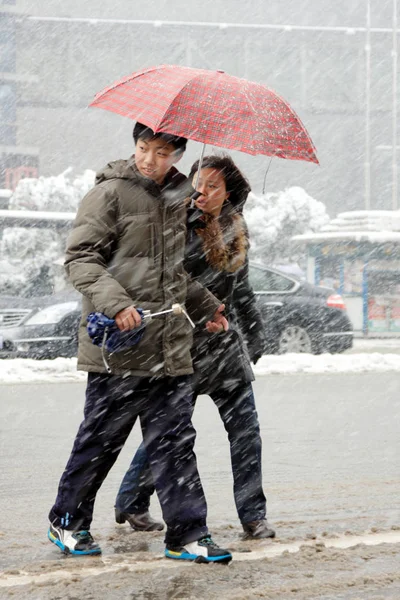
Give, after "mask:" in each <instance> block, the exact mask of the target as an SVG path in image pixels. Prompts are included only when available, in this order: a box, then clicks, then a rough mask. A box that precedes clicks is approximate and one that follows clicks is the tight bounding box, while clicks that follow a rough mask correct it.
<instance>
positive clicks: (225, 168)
mask: <svg viewBox="0 0 400 600" xmlns="http://www.w3.org/2000/svg"><path fill="white" fill-rule="evenodd" d="M199 163H200V161H199V160H196V162H195V163H194V164H193V165H192V168H191V169H190V173H189V176H188V178H189V179H193V176H194V174H195V173H196V172H197V170H198V168H199ZM201 169H216V170H217V171H220V172H221V174H222V176H223V178H224V180H225V186H226V191H227V192H229V203H230V204H231V206H232V207H233V208H234V209H235V210H238V211H242V209H243V206H244V203H245V202H246V199H247V196H248V195H249V192H251V186H250V183H249V181H248V179H247V177H245V175H243V173H242V172H241V170H240V169H239V167H237V166H236V165H235V163H234V162H233V160H232V158H231V157H230V156H229V154H221V155H219V154H212V155H210V156H205V157H204V158H203V161H202V163H201Z"/></svg>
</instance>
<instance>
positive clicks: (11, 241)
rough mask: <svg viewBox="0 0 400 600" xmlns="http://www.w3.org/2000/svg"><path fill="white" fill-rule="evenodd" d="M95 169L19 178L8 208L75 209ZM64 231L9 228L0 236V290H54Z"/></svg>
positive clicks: (25, 292)
mask: <svg viewBox="0 0 400 600" xmlns="http://www.w3.org/2000/svg"><path fill="white" fill-rule="evenodd" d="M94 177H95V173H94V171H89V170H87V171H85V172H84V173H83V175H78V176H73V174H72V169H71V168H70V169H67V170H66V171H64V173H61V174H60V175H57V176H53V177H39V178H38V179H31V178H29V179H28V178H26V179H21V180H20V182H19V183H18V186H17V188H16V190H15V192H14V193H13V195H12V197H11V199H10V205H9V208H10V210H30V211H48V212H76V210H77V208H78V204H79V202H80V200H81V199H82V197H83V196H84V195H85V194H86V192H88V191H89V189H90V188H91V187H92V186H93V184H94ZM64 249H65V233H64V235H63V234H60V233H59V232H58V231H55V230H53V229H51V224H50V225H49V229H43V228H40V229H39V228H36V227H8V228H6V229H4V230H3V235H2V236H1V238H0V293H1V294H3V295H4V294H9V295H23V296H32V295H43V294H50V293H51V292H52V291H54V288H55V283H56V281H58V282H60V277H62V275H61V273H63V270H62V267H60V266H59V265H58V266H57V265H55V261H56V260H57V259H59V258H60V257H62V256H63V254H64Z"/></svg>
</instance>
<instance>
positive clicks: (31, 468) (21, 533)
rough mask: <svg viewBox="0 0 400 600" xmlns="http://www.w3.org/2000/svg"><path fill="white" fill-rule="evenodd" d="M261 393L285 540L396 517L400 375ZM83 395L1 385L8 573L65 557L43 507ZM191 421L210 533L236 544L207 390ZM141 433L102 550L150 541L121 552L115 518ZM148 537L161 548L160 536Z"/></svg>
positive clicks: (266, 388) (218, 426)
mask: <svg viewBox="0 0 400 600" xmlns="http://www.w3.org/2000/svg"><path fill="white" fill-rule="evenodd" d="M349 358H350V357H349ZM255 391H256V398H257V405H258V412H259V418H260V423H261V429H262V436H263V458H264V487H265V490H266V493H267V496H268V509H269V517H270V520H271V522H273V523H274V524H275V525H276V526H277V530H278V535H279V538H280V540H281V541H290V540H291V539H298V538H312V537H313V536H314V535H321V534H323V535H326V534H329V535H330V534H339V533H344V532H349V531H350V532H362V531H365V530H370V529H371V528H378V529H379V530H390V528H391V527H393V526H396V525H399V524H400V501H399V498H400V469H399V456H400V436H399V429H400V394H399V392H400V374H398V373H383V374H375V373H365V374H362V375H360V374H346V375H340V374H334V375H329V374H323V375H306V374H303V375H290V376H279V375H278V376H267V377H260V378H259V379H258V380H257V381H256V382H255ZM83 399H84V386H83V385H81V384H76V383H67V384H40V385H25V384H19V385H14V386H7V385H5V386H0V422H1V431H0V466H1V481H0V516H1V518H0V569H5V568H8V569H9V568H17V567H21V565H22V564H26V563H27V562H29V561H35V560H46V559H48V560H51V559H54V558H55V557H56V556H57V550H56V549H55V548H54V546H52V545H51V544H49V543H48V542H47V540H46V530H47V512H48V509H49V508H50V506H51V505H52V503H53V500H54V497H55V494H56V487H57V483H58V479H59V477H60V475H61V472H62V469H63V468H64V466H65V463H66V460H67V458H68V456H69V452H70V449H71V446H72V441H73V437H74V435H75V433H76V430H77V427H78V425H79V423H80V421H81V418H82V409H83ZM194 424H195V426H196V429H197V432H198V438H197V446H196V453H197V457H198V464H199V470H200V474H201V477H202V480H203V483H204V488H205V492H206V496H207V500H208V507H209V526H210V529H211V531H215V532H216V538H217V539H218V541H219V540H220V539H221V537H222V538H223V539H224V540H230V541H232V540H236V539H238V538H239V534H240V527H239V524H238V521H237V517H236V513H235V507H234V502H233V495H232V491H231V488H232V477H231V472H230V463H229V448H228V443H227V440H226V436H225V432H224V429H223V426H222V423H221V422H220V420H219V417H218V413H217V410H216V408H215V407H214V405H213V403H212V402H211V400H210V399H209V398H208V397H201V398H200V399H199V401H198V405H197V408H196V412H195V417H194ZM139 439H140V433H139V428H138V426H136V427H135V430H134V431H133V432H132V434H131V437H130V439H129V440H128V443H127V445H126V446H125V448H124V449H123V451H122V453H121V455H120V457H119V458H118V461H117V463H116V465H115V466H114V468H113V469H112V471H111V473H110V474H109V476H108V478H107V479H106V481H105V483H104V484H103V487H102V488H101V490H100V492H99V495H98V498H97V502H96V510H95V518H94V521H93V525H92V531H93V533H94V534H95V535H96V536H97V537H98V539H99V540H100V541H101V542H102V545H103V547H104V551H105V555H107V553H110V554H112V553H115V552H118V551H124V547H123V546H124V545H125V546H126V549H127V550H135V549H136V550H137V547H136V546H135V544H138V543H139V546H140V543H142V542H139V540H141V539H142V538H141V537H139V538H138V537H137V535H136V537H135V539H134V538H133V537H132V536H131V537H130V538H129V540H128V539H127V540H125V541H124V542H123V544H122V546H121V545H120V547H119V550H118V548H117V547H116V544H115V543H113V540H114V541H115V539H116V537H117V538H118V536H122V534H121V531H122V532H124V531H125V529H124V528H121V527H119V526H116V525H115V523H114V521H113V504H114V498H115V494H116V491H117V489H118V485H119V483H120V479H121V477H122V475H123V474H124V472H125V469H126V468H127V467H128V465H129V462H130V459H131V456H132V454H133V452H134V450H135V448H136V446H137V444H138V442H139ZM153 513H154V514H155V515H159V514H160V509H159V505H158V503H157V501H156V500H154V501H153ZM122 537H123V536H122ZM125 537H126V538H128V536H125ZM27 540H29V543H28V544H27ZM108 541H109V542H110V543H109V545H108ZM148 541H149V542H150V546H148V548H150V550H152V549H154V550H155V551H157V552H158V551H162V548H163V545H162V536H160V535H157V536H155V537H154V536H153V537H152V538H151V541H150V539H149V540H148ZM118 543H119V542H118ZM130 543H131V544H134V546H131V547H129V544H130ZM117 545H118V544H117Z"/></svg>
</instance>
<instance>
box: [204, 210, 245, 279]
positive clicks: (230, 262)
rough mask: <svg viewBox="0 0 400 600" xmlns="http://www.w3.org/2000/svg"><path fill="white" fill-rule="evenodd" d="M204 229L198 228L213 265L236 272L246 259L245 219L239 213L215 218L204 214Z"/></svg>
mask: <svg viewBox="0 0 400 600" xmlns="http://www.w3.org/2000/svg"><path fill="white" fill-rule="evenodd" d="M203 219H204V222H205V224H206V226H205V228H204V229H196V230H195V231H196V234H197V235H198V236H199V237H200V238H202V240H203V251H204V253H205V255H206V260H207V262H208V263H209V265H210V266H211V267H213V268H214V269H217V270H218V271H226V272H227V273H235V271H237V270H238V269H239V268H240V267H242V266H243V265H244V263H245V261H246V255H247V250H248V240H247V235H246V225H245V222H244V219H243V217H242V216H241V215H239V214H233V215H232V214H230V215H221V216H220V217H219V218H215V217H213V216H212V215H208V214H207V215H204V217H203Z"/></svg>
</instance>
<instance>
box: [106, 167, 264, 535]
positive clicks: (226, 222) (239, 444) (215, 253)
mask: <svg viewBox="0 0 400 600" xmlns="http://www.w3.org/2000/svg"><path fill="white" fill-rule="evenodd" d="M197 171H198V161H197V162H196V163H194V165H193V166H192V169H191V172H190V175H189V179H191V180H192V182H193V185H195V186H196V189H197V190H198V191H199V192H200V196H199V198H198V199H197V200H196V209H197V211H195V212H196V213H197V214H195V215H193V214H191V213H192V211H190V210H189V211H188V235H187V244H186V250H185V268H186V270H187V272H188V273H189V274H190V275H191V276H192V278H193V279H197V280H198V281H199V282H200V283H201V284H202V285H204V286H205V287H207V288H208V289H209V290H210V291H211V292H212V293H213V294H214V295H215V296H216V297H217V298H218V299H219V300H220V301H221V303H223V304H225V313H226V316H227V318H228V321H229V325H230V329H229V331H228V332H226V333H223V334H221V333H218V332H215V331H216V329H215V326H213V325H208V328H207V329H208V331H204V330H203V331H201V329H200V328H198V329H196V331H195V334H194V341H193V346H192V358H193V368H194V390H195V394H194V398H193V408H194V405H195V402H196V399H197V396H198V395H199V394H208V395H209V396H210V397H211V398H212V399H213V401H214V403H215V404H216V406H217V408H218V410H219V413H220V416H221V419H222V421H223V423H224V426H225V429H226V431H227V433H228V438H229V442H230V451H231V462H232V472H233V480H234V497H235V503H236V508H237V512H238V516H239V519H240V521H241V524H242V526H243V530H244V532H245V534H246V536H247V537H249V538H266V537H274V536H275V531H274V530H273V529H272V528H271V527H270V526H269V525H268V522H267V520H266V499H265V496H264V492H263V489H262V469H261V437H260V427H259V422H258V417H257V412H256V408H255V401H254V395H253V389H252V385H251V382H252V381H253V380H254V375H253V372H252V369H251V365H250V360H249V359H251V360H252V361H253V363H256V361H257V360H258V359H259V358H260V357H261V356H262V354H263V348H264V343H265V339H264V330H263V324H262V319H261V315H260V312H259V310H258V308H257V306H256V302H255V297H254V293H253V290H252V289H251V287H250V284H249V280H248V256H247V254H248V247H249V243H248V234H247V228H246V223H245V220H244V218H243V215H242V209H243V205H244V203H245V201H246V198H247V195H248V193H249V191H250V185H249V183H248V181H247V180H246V179H245V177H244V176H243V175H242V173H241V172H240V171H239V169H238V168H237V167H236V165H235V164H234V162H233V161H232V159H231V158H230V157H229V156H208V157H206V158H204V160H203V162H202V166H201V169H200V173H198V172H197ZM238 325H239V326H240V330H241V331H242V332H243V334H244V336H245V339H246V344H245V343H244V341H243V339H242V336H241V333H240V330H239V327H238ZM153 492H154V486H153V483H152V478H151V472H150V468H149V465H148V463H147V457H146V453H145V450H144V447H143V444H142V445H141V446H140V448H139V449H138V451H137V453H136V454H135V457H134V459H133V461H132V463H131V466H130V467H129V470H128V471H127V473H126V475H125V477H124V479H123V481H122V484H121V487H120V490H119V492H118V496H117V499H116V520H117V522H118V523H124V522H125V521H128V522H129V523H130V524H131V526H132V528H133V529H136V530H139V531H154V530H161V529H162V528H163V525H162V523H158V522H156V521H154V520H153V519H152V518H151V517H150V514H149V512H148V509H149V504H150V496H151V494H152V493H153Z"/></svg>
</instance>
